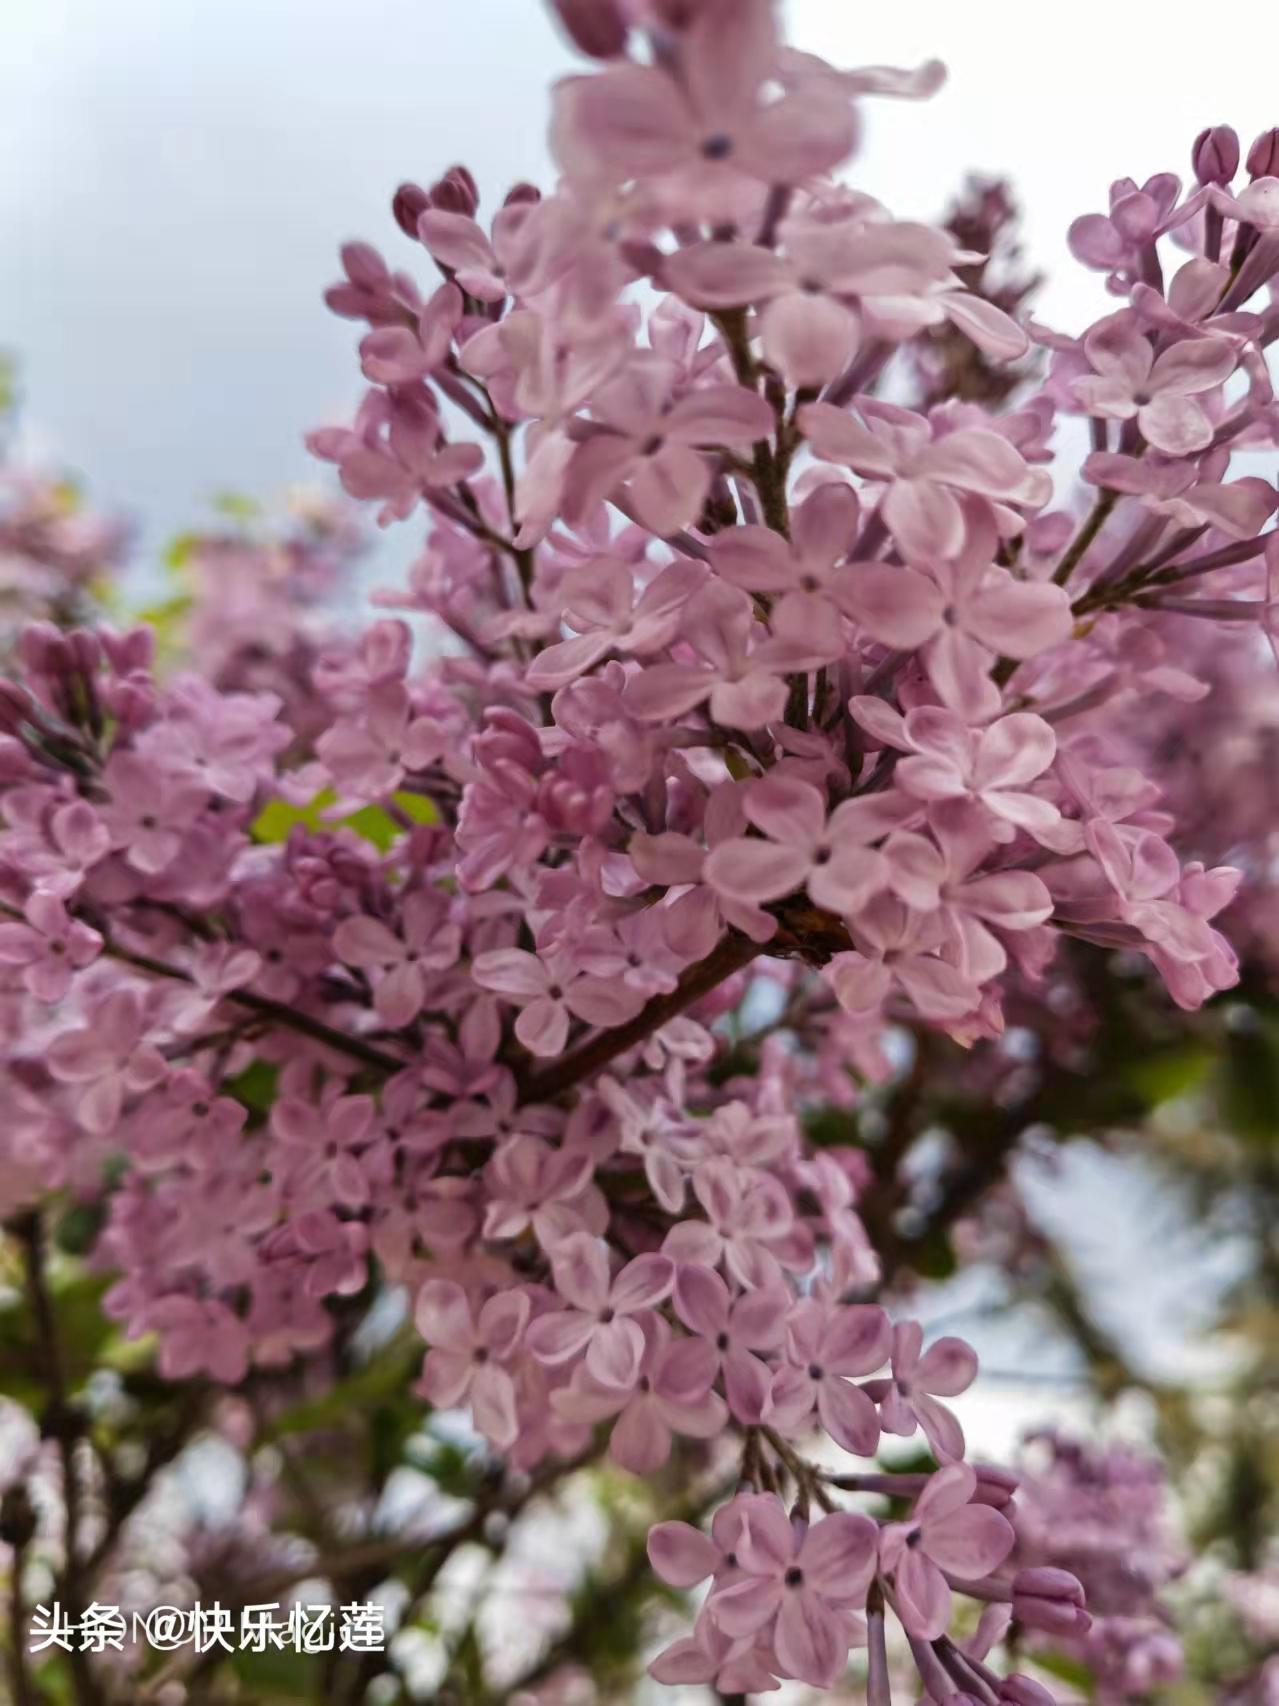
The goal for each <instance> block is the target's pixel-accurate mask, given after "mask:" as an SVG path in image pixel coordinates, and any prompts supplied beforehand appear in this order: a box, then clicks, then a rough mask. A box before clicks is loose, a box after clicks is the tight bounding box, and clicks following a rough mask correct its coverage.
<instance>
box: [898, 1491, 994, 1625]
mask: <svg viewBox="0 0 1279 1706" xmlns="http://www.w3.org/2000/svg"><path fill="white" fill-rule="evenodd" d="M976 1487H977V1477H976V1474H975V1473H974V1471H973V1470H972V1469H971V1468H970V1467H969V1465H968V1464H966V1463H952V1464H950V1465H948V1466H947V1467H946V1468H944V1469H939V1470H938V1471H937V1473H936V1474H935V1475H934V1476H932V1478H931V1479H930V1480H929V1482H928V1485H927V1486H926V1487H925V1488H924V1491H923V1492H922V1493H921V1494H920V1496H919V1498H918V1499H917V1500H916V1501H915V1509H914V1512H913V1514H912V1516H911V1519H910V1521H909V1522H892V1523H889V1524H888V1525H887V1526H886V1527H885V1529H884V1531H883V1534H882V1536H881V1538H880V1561H881V1564H882V1566H883V1568H884V1569H886V1570H891V1571H892V1572H893V1574H894V1579H895V1582H896V1587H897V1604H898V1611H899V1614H900V1616H901V1619H902V1624H903V1627H904V1628H905V1630H906V1632H907V1634H908V1635H913V1636H915V1637H916V1638H917V1639H918V1640H921V1641H935V1640H936V1639H937V1637H938V1636H939V1635H944V1634H945V1632H946V1628H947V1626H948V1624H949V1623H950V1614H951V1593H950V1586H949V1583H948V1582H947V1580H946V1576H947V1574H950V1575H954V1576H961V1577H964V1578H965V1579H966V1580H968V1581H980V1580H981V1578H982V1577H983V1576H987V1575H989V1574H990V1572H991V1571H992V1570H995V1569H998V1567H999V1565H1000V1564H1002V1563H1003V1561H1004V1559H1005V1558H1006V1557H1007V1556H1008V1554H1009V1553H1010V1552H1011V1551H1012V1548H1013V1540H1014V1535H1013V1530H1012V1526H1011V1524H1010V1523H1009V1522H1008V1520H1007V1518H1006V1517H1004V1516H1002V1515H1001V1514H1000V1513H999V1512H998V1511H997V1510H992V1509H991V1507H990V1506H989V1505H983V1504H973V1503H971V1502H970V1501H971V1500H972V1498H973V1494H974V1492H975V1490H976Z"/></svg>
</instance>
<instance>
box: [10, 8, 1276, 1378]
mask: <svg viewBox="0 0 1279 1706" xmlns="http://www.w3.org/2000/svg"><path fill="white" fill-rule="evenodd" d="M789 13H790V17H791V20H792V37H793V39H794V40H795V42H796V44H797V45H799V46H801V47H804V48H807V49H810V50H812V51H815V52H819V53H822V54H824V55H825V56H826V57H828V58H829V59H830V60H831V61H832V62H833V63H835V64H839V65H858V64H873V63H888V64H898V65H913V64H916V63H918V62H919V61H920V60H922V59H926V58H929V57H934V56H936V57H940V58H942V59H944V60H945V61H946V62H947V64H948V65H949V67H950V71H951V78H950V82H949V83H948V85H947V86H946V88H945V89H944V90H943V91H942V93H941V94H940V95H939V96H938V97H936V98H935V99H934V100H933V101H932V102H930V103H926V104H923V105H918V104H913V103H909V104H898V103H894V102H888V101H875V102H867V103H866V104H865V108H864V114H865V131H866V135H865V144H864V148H863V153H862V156H861V158H860V159H859V160H858V161H857V162H855V163H854V166H853V168H852V169H851V173H850V175H851V177H852V179H853V181H854V182H856V183H857V184H859V185H860V186H861V187H863V188H865V189H867V190H869V191H870V192H871V193H873V194H875V195H877V196H879V197H880V198H881V199H883V200H884V201H885V202H887V203H888V205H889V206H890V207H891V208H892V209H893V210H894V211H895V212H897V213H899V214H901V215H903V216H915V217H919V216H929V215H932V214H935V213H936V212H938V211H939V210H940V208H941V207H942V206H943V204H944V203H945V201H946V200H947V199H948V198H949V196H950V194H951V193H952V191H953V190H955V189H956V188H957V187H958V185H959V183H960V181H961V179H962V176H963V173H964V172H965V170H967V169H977V170H981V171H984V172H988V173H1006V174H1009V175H1010V176H1011V177H1012V178H1013V180H1014V182H1015V185H1016V188H1017V190H1018V193H1019V196H1020V199H1021V201H1022V204H1023V206H1024V207H1025V208H1026V210H1027V217H1026V226H1025V231H1026V238H1027V248H1028V251H1029V255H1030V258H1031V259H1032V261H1033V262H1034V263H1035V264H1037V265H1039V266H1042V267H1044V268H1045V269H1046V270H1047V271H1048V272H1049V274H1050V282H1049V285H1048V287H1047V288H1046V290H1045V292H1044V294H1043V296H1042V298H1041V302H1040V308H1039V313H1040V316H1041V318H1044V319H1046V320H1048V321H1049V322H1050V323H1053V324H1057V325H1060V326H1061V327H1063V328H1064V329H1078V328H1079V327H1081V326H1082V325H1084V324H1086V323H1087V321H1088V320H1089V319H1091V318H1094V317H1096V315H1097V314H1098V313H1100V312H1103V311H1105V308H1106V305H1107V301H1108V299H1107V298H1106V297H1105V295H1104V293H1103V291H1102V289H1101V284H1100V281H1099V279H1098V278H1097V277H1096V276H1095V275H1093V274H1089V273H1086V272H1084V271H1083V270H1082V269H1081V268H1079V267H1078V266H1077V265H1076V264H1075V263H1074V262H1073V261H1071V259H1070V257H1069V255H1068V253H1067V250H1066V247H1065V240H1064V235H1065V230H1066V227H1067V226H1068V224H1069V223H1070V221H1071V220H1072V219H1073V218H1074V217H1075V216H1076V215H1078V214H1080V213H1085V212H1089V211H1094V210H1103V209H1104V208H1105V207H1106V204H1107V198H1106V191H1107V186H1108V184H1109V182H1110V180H1111V179H1112V178H1114V177H1118V176H1121V175H1131V176H1133V177H1136V178H1138V179H1139V180H1140V179H1143V178H1145V177H1146V176H1148V175H1149V174H1151V173H1153V172H1155V171H1160V170H1176V171H1179V172H1181V173H1182V174H1183V175H1186V174H1187V173H1188V154H1189V147H1190V143H1191V141H1192V139H1193V137H1194V136H1195V134H1196V132H1197V131H1198V130H1199V129H1200V128H1202V127H1203V126H1204V125H1206V124H1208V123H1212V122H1221V121H1229V122H1231V123H1233V124H1234V125H1235V126H1236V128H1237V129H1238V130H1239V132H1240V134H1241V137H1242V139H1243V143H1244V146H1245V148H1246V147H1247V145H1248V142H1249V141H1250V139H1251V138H1252V137H1253V136H1254V135H1255V134H1256V133H1257V132H1258V131H1259V130H1261V129H1263V128H1265V127H1266V126H1267V125H1268V124H1270V123H1275V122H1279V92H1277V85H1276V83H1275V77H1274V66H1275V64H1276V53H1275V49H1276V47H1279V24H1276V23H1275V21H1274V15H1273V12H1272V11H1271V8H1270V6H1269V5H1268V4H1267V3H1266V0H1237V3H1236V4H1235V6H1234V7H1233V8H1232V10H1231V14H1230V28H1229V30H1224V29H1222V30H1217V29H1211V28H1209V29H1194V30H1191V29H1190V28H1189V27H1186V28H1179V27H1178V26H1177V24H1176V22H1175V21H1174V18H1173V16H1172V15H1171V14H1169V13H1167V12H1165V13H1163V14H1162V15H1161V17H1160V19H1159V21H1158V23H1157V24H1156V23H1155V21H1154V19H1153V16H1152V14H1151V12H1150V11H1149V9H1148V8H1146V7H1143V6H1139V5H1135V4H1132V3H1131V0H1128V3H1124V0H1071V4H1070V5H1069V6H1063V7H1052V8H1042V7H1037V6H1034V5H1027V4H1025V0H969V3H967V4H963V3H960V0H910V3H909V4H897V5H889V6H884V5H872V4H869V3H867V0H862V3H859V4H854V3H851V0H789ZM575 63H576V62H575V61H574V60H573V59H572V58H571V56H570V55H569V53H568V52H567V50H566V49H565V48H564V46H563V44H562V42H561V41H560V39H559V37H558V36H557V35H556V34H555V32H554V30H553V28H552V26H551V25H550V23H549V21H548V20H547V18H546V16H545V15H544V13H543V11H542V8H541V6H540V5H539V4H538V0H358V4H357V0H340V3H339V0H0V349H7V350H9V351H11V352H12V353H13V354H14V355H16V356H17V357H18V358H19V360H20V363H21V367H20V377H21V389H22V394H23V399H24V425H25V432H26V438H27V441H28V443H29V444H30V445H31V446H32V448H33V449H35V450H37V451H38V452H39V453H40V454H41V455H42V456H45V457H48V458H50V459H52V460H53V461H55V462H56V463H59V464H62V465H64V466H66V467H68V468H70V469H73V470H77V471H81V472H83V473H84V474H85V475H87V476H88V477H89V479H90V480H91V482H92V489H93V492H94V494H95V497H96V498H97V499H98V500H99V501H100V502H102V503H104V504H105V505H107V506H109V507H111V508H113V509H124V510H125V511H127V512H129V513H131V514H133V515H134V516H136V517H137V518H138V519H139V520H140V522H141V523H142V524H143V530H144V531H143V543H144V545H145V547H146V548H147V549H148V550H149V551H154V549H155V548H156V547H157V546H158V545H159V544H160V543H162V542H163V540H164V539H165V538H167V537H168V536H170V535H172V534H173V533H175V532H176V531H178V530H179V529H181V528H183V527H185V526H189V525H191V524H192V523H193V522H196V521H199V520H202V519H204V518H205V516H206V514H207V512H206V510H205V507H204V506H205V504H206V503H207V500H208V498H209V497H210V496H211V495H212V494H214V493H215V492H218V491H223V490H228V489H233V490H237V491H243V492H249V493H252V494H254V495H257V496H260V497H263V498H267V499H270V498H271V497H273V496H278V495H279V494H280V493H281V491H282V489H283V488H284V487H285V486H286V485H287V484H289V483H291V482H294V481H297V480H302V479H310V478H313V477H314V475H315V473H316V467H315V464H314V463H312V462H311V460H310V458H309V457H308V456H307V454H306V452H305V450H304V448H303V446H302V434H303V432H304V431H305V430H306V429H308V428H309V427H311V426H313V425H317V424H320V423H322V422H326V421H334V420H338V419H342V418H345V417H346V416H348V415H349V413H350V411H351V409H352V408H353V406H354V404H355V402H356V400H357V399H358V397H359V395H360V392H361V389H362V382H361V379H360V375H359V370H358V365H357V361H356V355H355V345H356V342H357V338H358V328H356V327H355V326H354V325H352V323H350V322H347V321H340V320H338V319H336V318H335V317H334V316H332V315H330V314H329V313H328V312H327V310H326V309H325V308H324V306H323V303H322V301H321V292H322V290H323V288H324V286H325V285H326V284H328V283H329V282H331V281H332V280H333V279H334V278H335V277H336V276H337V270H338V269H337V261H336V255H337V248H338V245H339V243H340V242H341V241H343V240H344V239H346V238H348V237H356V236H358V237H363V238H366V239H368V240H370V241H372V242H373V243H375V244H376V245H377V246H378V247H379V248H381V249H382V250H383V252H384V253H385V254H386V255H387V256H388V258H389V259H390V260H391V261H392V263H393V264H395V265H400V266H406V267H409V268H410V269H414V270H416V272H417V274H418V276H419V277H420V278H422V279H423V281H424V282H429V280H430V277H431V272H432V269H431V267H430V264H429V262H427V261H426V258H425V256H424V254H423V252H422V250H421V249H420V248H418V247H416V246H415V245H413V244H410V243H409V242H408V240H407V239H406V238H404V237H403V236H402V235H401V234H400V232H399V231H398V229H397V228H396V226H395V225H394V222H393V221H392V219H391V216H390V208H389V198H390V194H391V192H392V190H393V189H394V187H395V185H396V184H397V183H398V182H400V181H401V180H402V179H404V178H415V179H417V180H418V181H420V182H429V181H430V179H431V178H432V177H434V176H436V175H438V174H439V173H440V172H441V171H443V170H444V169H445V168H446V167H447V166H449V165H450V164H452V163H453V162H454V161H455V160H458V159H461V160H464V161H465V162H466V163H467V164H469V165H470V166H471V168H472V170H473V171H474V172H475V173H476V176H477V177H478V179H479V180H480V183H481V187H482V189H483V191H484V197H485V202H486V204H487V206H488V209H489V211H490V212H491V211H492V208H493V207H494V206H495V205H496V204H497V202H498V201H499V200H500V196H501V193H502V191H503V190H504V189H505V188H506V186H507V185H508V184H509V183H510V182H511V181H513V180H514V179H515V178H517V177H527V178H532V179H534V180H540V181H542V182H543V183H544V184H545V183H549V181H550V178H549V161H548V157H547V154H546V149H545V142H544V131H545V118H546V85H547V84H548V82H549V81H550V79H551V78H552V77H553V76H555V75H557V74H560V73H561V72H563V71H567V70H569V69H571V68H573V67H574V64H575ZM415 536H416V535H415V533H414V531H413V529H412V528H402V529H400V530H399V538H398V540H397V541H394V542H389V544H390V549H389V551H388V554H387V561H388V562H390V561H394V562H401V561H403V560H405V557H406V556H407V554H408V552H409V550H410V548H411V544H412V540H413V538H414V537H415ZM391 578H392V579H394V578H396V577H395V575H394V573H393V572H392V576H391ZM1072 1181H1073V1183H1072ZM1134 1191H1135V1192H1136V1195H1135V1196H1134V1195H1133V1194H1132V1193H1133V1192H1134ZM1040 1196H1041V1198H1043V1200H1044V1201H1045V1202H1048V1203H1049V1205H1050V1207H1051V1209H1052V1212H1053V1214H1054V1216H1055V1217H1056V1218H1058V1219H1060V1218H1061V1217H1064V1218H1065V1220H1066V1221H1068V1222H1069V1221H1070V1220H1071V1219H1072V1218H1074V1219H1075V1220H1086V1221H1087V1222H1088V1224H1089V1225H1091V1226H1092V1227H1094V1228H1095V1229H1096V1230H1097V1232H1098V1233H1099V1235H1100V1234H1101V1232H1102V1228H1103V1226H1104V1225H1105V1223H1106V1215H1105V1209H1106V1205H1107V1204H1108V1203H1110V1204H1112V1205H1113V1208H1112V1212H1111V1214H1110V1216H1109V1219H1110V1221H1112V1222H1113V1239H1112V1238H1111V1237H1110V1236H1109V1235H1103V1236H1100V1242H1099V1248H1098V1250H1097V1251H1096V1252H1095V1253H1094V1256H1093V1258H1092V1263H1093V1265H1095V1263H1096V1262H1097V1261H1101V1262H1102V1264H1103V1267H1104V1264H1105V1262H1106V1261H1107V1260H1110V1261H1111V1263H1112V1266H1113V1263H1114V1261H1115V1260H1116V1259H1117V1258H1115V1257H1113V1255H1112V1256H1109V1257H1108V1256H1107V1251H1110V1250H1113V1248H1116V1247H1125V1248H1127V1249H1129V1250H1131V1249H1132V1243H1131V1239H1132V1235H1133V1226H1134V1221H1135V1222H1136V1223H1137V1225H1138V1228H1140V1225H1141V1223H1143V1222H1145V1223H1147V1224H1148V1223H1149V1216H1150V1212H1151V1203H1152V1196H1151V1193H1150V1192H1149V1191H1148V1190H1143V1189H1139V1188H1138V1187H1135V1186H1133V1185H1132V1183H1131V1182H1130V1181H1129V1182H1125V1177H1124V1176H1121V1175H1120V1174H1118V1173H1116V1171H1115V1169H1114V1168H1113V1166H1112V1167H1107V1166H1106V1165H1105V1164H1104V1163H1102V1162H1099V1161H1098V1160H1096V1158H1095V1157H1094V1158H1092V1159H1089V1157H1088V1156H1087V1155H1083V1154H1082V1152H1081V1159H1079V1160H1076V1161H1072V1163H1071V1165H1070V1167H1069V1168H1068V1170H1067V1177H1066V1178H1064V1179H1063V1180H1061V1181H1059V1182H1058V1183H1056V1184H1055V1185H1054V1186H1053V1187H1052V1189H1051V1190H1050V1191H1048V1192H1044V1191H1041V1192H1040ZM1085 1204H1086V1205H1087V1212H1086V1214H1084V1213H1081V1210H1082V1209H1083V1207H1084V1205H1085ZM1099 1205H1100V1207H1099ZM1134 1209H1136V1213H1135V1215H1134ZM1161 1248H1163V1249H1164V1250H1165V1252H1166V1245H1165V1246H1161ZM1227 1259H1228V1258H1227ZM1127 1260H1128V1262H1132V1263H1135V1265H1137V1266H1138V1267H1139V1269H1140V1271H1141V1272H1142V1277H1143V1285H1142V1287H1141V1289H1140V1296H1141V1301H1140V1304H1139V1306H1138V1310H1139V1314H1140V1317H1141V1318H1142V1320H1143V1322H1144V1324H1145V1325H1144V1330H1143V1337H1145V1338H1147V1339H1149V1338H1150V1337H1151V1331H1152V1329H1157V1330H1154V1333H1153V1336H1154V1339H1155V1340H1157V1341H1158V1343H1159V1346H1160V1347H1161V1348H1160V1349H1159V1350H1158V1353H1157V1355H1158V1358H1159V1360H1161V1361H1164V1362H1165V1366H1166V1360H1167V1358H1168V1357H1171V1358H1172V1359H1173V1361H1174V1362H1175V1361H1176V1358H1177V1355H1178V1353H1177V1349H1176V1347H1177V1344H1178V1342H1179V1323H1183V1322H1184V1310H1183V1309H1182V1305H1181V1302H1180V1301H1179V1300H1181V1299H1182V1297H1183V1294H1186V1293H1187V1291H1188V1290H1189V1291H1191V1292H1195V1293H1197V1292H1198V1291H1199V1288H1200V1285H1201V1283H1202V1275H1203V1273H1204V1269H1203V1267H1202V1265H1201V1264H1199V1263H1197V1262H1195V1261H1192V1260H1191V1257H1190V1256H1189V1254H1186V1255H1185V1258H1184V1260H1182V1259H1178V1260H1174V1261H1171V1262H1169V1261H1168V1260H1167V1259H1165V1260H1163V1261H1161V1262H1158V1263H1153V1262H1149V1261H1147V1260H1144V1259H1143V1258H1142V1257H1141V1256H1136V1257H1134V1256H1132V1255H1130V1256H1129V1257H1128V1258H1127ZM1122 1267H1123V1263H1122V1262H1121V1269H1122ZM1190 1274H1194V1275H1196V1276H1199V1277H1196V1278H1195V1279H1194V1280H1192V1281H1189V1282H1188V1276H1189V1275H1190ZM1159 1275H1162V1276H1163V1277H1162V1282H1161V1283H1157V1276H1159ZM1117 1289H1119V1290H1121V1291H1128V1292H1129V1293H1130V1288H1129V1287H1127V1286H1125V1285H1124V1284H1123V1283H1122V1279H1121V1284H1120V1286H1119V1287H1118V1288H1117ZM1130 1294H1131V1293H1130ZM1027 1337H1029V1338H1032V1339H1033V1338H1034V1337H1035V1335H1033V1334H1031V1335H1027ZM999 1342H1000V1343H1001V1344H1002V1346H1003V1347H1004V1350H1005V1352H1006V1353H1007V1354H1006V1355H1000V1354H999V1353H998V1352H995V1351H994V1350H993V1348H992V1358H993V1357H994V1356H995V1355H999V1360H1000V1362H1002V1363H1003V1364H1004V1366H1007V1363H1008V1358H1009V1357H1012V1358H1014V1359H1015V1360H1017V1361H1020V1360H1022V1359H1023V1357H1024V1356H1026V1355H1029V1354H1030V1352H1029V1350H1028V1348H1026V1347H1022V1348H1019V1347H1018V1346H1017V1344H1016V1343H1015V1342H1014V1341H1011V1340H1009V1339H1008V1338H1007V1337H1006V1336H1004V1335H1003V1334H1000V1335H999ZM1049 1355H1050V1359H1051V1353H1049ZM1035 1360H1036V1365H1037V1366H1040V1367H1043V1366H1044V1356H1043V1352H1042V1350H1041V1351H1040V1353H1039V1355H1038V1356H1037V1358H1036V1359H1035ZM1057 1366H1058V1367H1060V1366H1061V1365H1060V1362H1058V1363H1057ZM1034 1407H1037V1406H1032V1408H1034ZM1051 1407H1055V1401H1051Z"/></svg>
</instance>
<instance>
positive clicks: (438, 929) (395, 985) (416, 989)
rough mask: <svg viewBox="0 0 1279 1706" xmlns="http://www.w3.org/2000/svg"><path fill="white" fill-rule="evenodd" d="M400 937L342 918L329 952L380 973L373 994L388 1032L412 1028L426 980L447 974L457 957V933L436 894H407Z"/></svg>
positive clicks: (368, 922) (365, 921) (374, 924)
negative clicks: (431, 976)
mask: <svg viewBox="0 0 1279 1706" xmlns="http://www.w3.org/2000/svg"><path fill="white" fill-rule="evenodd" d="M401 931H402V934H401V935H396V934H394V933H393V932H392V931H390V930H388V929H387V927H386V925H385V924H383V923H381V922H380V921H379V920H378V919H376V918H369V917H359V918H344V919H343V920H342V922H341V924H339V925H338V927H337V929H336V931H335V932H334V934H333V949H334V952H335V953H336V954H337V955H338V957H339V958H340V959H343V960H345V961H346V963H347V964H348V965H353V966H362V967H365V968H366V969H368V970H371V971H380V972H381V973H382V976H381V977H379V978H378V979H377V981H376V983H375V985H374V989H373V1006H374V1009H375V1011H376V1012H377V1015H378V1017H379V1018H380V1019H381V1020H382V1021H383V1023H384V1024H387V1025H390V1026H391V1027H392V1029H394V1030H399V1029H400V1028H401V1027H402V1026H404V1025H408V1024H411V1023H412V1021H413V1020H414V1019H415V1018H416V1017H417V1015H418V1014H419V1013H420V1012H421V1011H422V1008H423V1007H424V1006H425V1004H426V1001H427V995H428V984H427V976H428V974H429V973H431V972H441V971H446V970H447V969H448V968H449V967H450V966H451V965H453V964H454V963H455V962H456V960H457V957H458V953H459V951H460V949H461V945H462V932H461V931H460V930H459V929H458V927H457V926H456V925H455V924H450V923H449V922H448V907H447V904H446V903H445V902H444V900H443V899H442V898H441V897H439V896H436V895H424V894H416V895H409V896H408V897H407V899H406V900H405V902H404V906H403V909H402V911H401Z"/></svg>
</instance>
